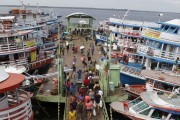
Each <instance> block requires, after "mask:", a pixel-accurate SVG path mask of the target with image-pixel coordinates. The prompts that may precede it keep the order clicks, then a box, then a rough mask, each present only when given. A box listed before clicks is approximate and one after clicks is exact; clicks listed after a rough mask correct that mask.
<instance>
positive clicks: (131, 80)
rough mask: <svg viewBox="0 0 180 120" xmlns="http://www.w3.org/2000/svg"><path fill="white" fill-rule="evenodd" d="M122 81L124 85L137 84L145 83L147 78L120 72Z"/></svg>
mask: <svg viewBox="0 0 180 120" xmlns="http://www.w3.org/2000/svg"><path fill="white" fill-rule="evenodd" d="M120 81H121V84H122V85H125V84H128V85H137V84H145V79H141V78H138V77H135V76H131V75H127V74H124V73H122V72H121V73H120Z"/></svg>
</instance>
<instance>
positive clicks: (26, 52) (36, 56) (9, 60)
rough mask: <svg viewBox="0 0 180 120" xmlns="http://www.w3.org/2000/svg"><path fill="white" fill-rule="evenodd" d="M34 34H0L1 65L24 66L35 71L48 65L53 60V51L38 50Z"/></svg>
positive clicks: (29, 32)
mask: <svg viewBox="0 0 180 120" xmlns="http://www.w3.org/2000/svg"><path fill="white" fill-rule="evenodd" d="M34 34H35V33H34V31H33V30H23V31H13V32H2V33H0V39H1V43H0V63H1V65H2V66H4V65H5V66H6V65H7V66H8V65H17V66H21V65H24V66H26V68H28V69H29V70H35V69H38V68H40V67H43V66H46V65H48V64H50V63H51V62H52V60H53V58H54V56H53V54H54V53H53V51H52V52H46V51H45V52H41V51H40V50H38V47H37V45H36V38H35V37H34V36H33V35H34Z"/></svg>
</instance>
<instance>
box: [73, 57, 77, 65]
mask: <svg viewBox="0 0 180 120" xmlns="http://www.w3.org/2000/svg"><path fill="white" fill-rule="evenodd" d="M76 62H77V59H76V57H75V56H73V65H74V64H76Z"/></svg>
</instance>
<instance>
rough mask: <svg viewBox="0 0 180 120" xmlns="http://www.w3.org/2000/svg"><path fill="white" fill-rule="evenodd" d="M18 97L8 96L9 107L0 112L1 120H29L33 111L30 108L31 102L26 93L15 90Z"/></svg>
mask: <svg viewBox="0 0 180 120" xmlns="http://www.w3.org/2000/svg"><path fill="white" fill-rule="evenodd" d="M17 92H18V97H17V98H16V97H13V95H8V102H9V107H8V108H5V109H2V110H0V119H1V120H12V119H13V120H20V119H29V118H31V116H32V114H33V111H32V109H31V108H32V106H31V100H30V98H29V95H28V93H27V92H25V91H23V90H17Z"/></svg>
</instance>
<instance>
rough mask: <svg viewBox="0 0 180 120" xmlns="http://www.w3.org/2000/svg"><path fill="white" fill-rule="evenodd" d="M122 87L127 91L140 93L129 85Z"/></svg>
mask: <svg viewBox="0 0 180 120" xmlns="http://www.w3.org/2000/svg"><path fill="white" fill-rule="evenodd" d="M124 89H125V90H127V91H130V92H133V93H136V94H137V95H140V93H141V92H138V91H137V90H135V89H133V88H131V87H129V86H127V87H125V88H124Z"/></svg>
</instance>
